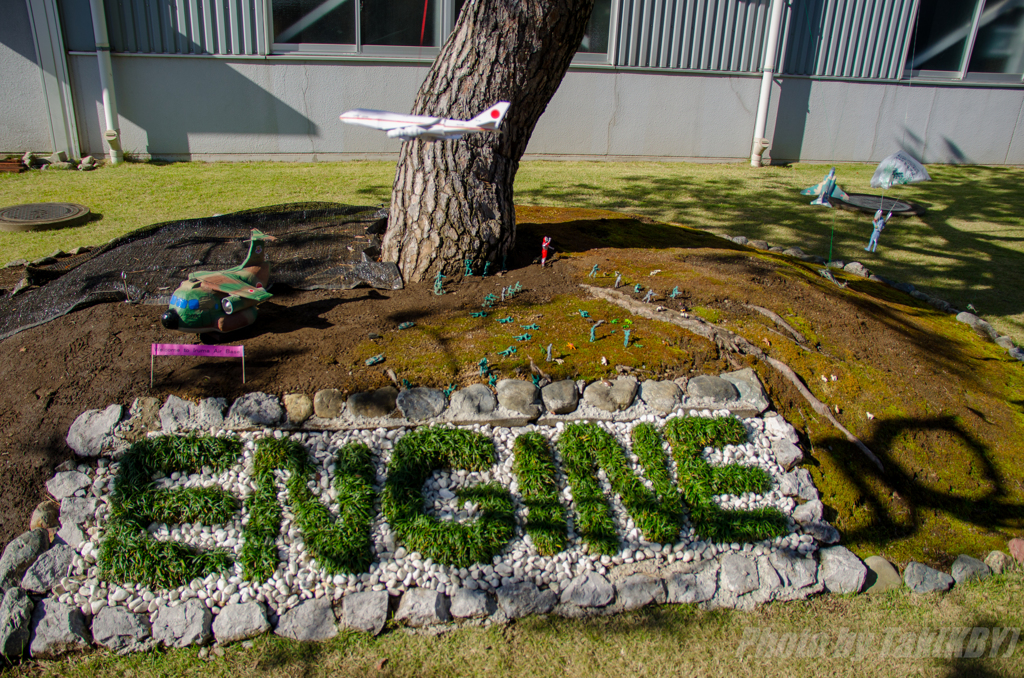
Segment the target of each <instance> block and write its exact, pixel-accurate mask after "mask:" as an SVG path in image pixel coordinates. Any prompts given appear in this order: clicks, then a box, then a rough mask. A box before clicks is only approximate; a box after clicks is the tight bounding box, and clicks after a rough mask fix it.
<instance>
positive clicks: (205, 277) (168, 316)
mask: <svg viewBox="0 0 1024 678" xmlns="http://www.w3.org/2000/svg"><path fill="white" fill-rule="evenodd" d="M265 240H275V238H274V237H273V236H269V235H265V234H264V233H262V232H260V231H258V230H257V229H255V228H254V229H253V230H252V235H251V236H250V239H249V254H247V255H246V257H245V261H243V262H242V263H241V264H239V265H238V266H235V267H233V268H228V269H225V270H223V271H196V272H194V273H190V274H189V276H188V280H186V281H185V282H183V283H181V285H179V286H178V289H176V290H175V291H174V294H173V295H172V296H171V303H170V307H169V308H168V309H167V312H166V313H164V314H163V316H161V317H160V322H161V323H162V324H163V326H164V327H166V328H167V329H169V330H180V331H182V332H196V333H203V332H233V331H235V330H240V329H242V328H243V327H248V326H249V325H251V324H253V322H255V321H256V305H257V304H259V303H261V302H263V301H266V300H267V299H269V298H270V297H272V296H273V295H272V294H270V293H269V292H267V290H266V289H265V288H266V286H267V283H268V282H269V280H270V264H269V263H267V260H266V257H265V252H264V249H265V248H264V245H263V242H264V241H265Z"/></svg>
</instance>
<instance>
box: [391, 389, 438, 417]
mask: <svg viewBox="0 0 1024 678" xmlns="http://www.w3.org/2000/svg"><path fill="white" fill-rule="evenodd" d="M395 403H396V404H397V405H398V409H399V410H401V412H402V416H403V417H405V418H406V419H408V420H410V421H422V420H423V419H432V418H434V417H436V416H438V415H439V414H441V413H442V412H444V406H445V397H444V393H443V392H442V391H440V390H438V389H436V388H427V387H425V386H417V387H416V388H407V389H405V390H404V391H402V392H401V393H399V394H398V398H396V399H395Z"/></svg>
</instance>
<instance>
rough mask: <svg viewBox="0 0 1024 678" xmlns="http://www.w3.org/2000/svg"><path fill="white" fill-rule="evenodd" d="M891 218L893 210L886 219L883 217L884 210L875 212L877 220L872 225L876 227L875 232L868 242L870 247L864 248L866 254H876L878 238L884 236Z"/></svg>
mask: <svg viewBox="0 0 1024 678" xmlns="http://www.w3.org/2000/svg"><path fill="white" fill-rule="evenodd" d="M891 217H892V211H891V210H890V211H889V213H888V214H886V215H885V216H884V217H883V216H882V210H878V211H877V212H875V218H874V219H872V221H871V225H872V226H873V227H874V230H873V231H872V232H871V240H869V241H868V246H867V247H865V248H864V251H865V252H874V251H875V250H876V249H877V248H878V236H880V235H881V234H882V230H883V229H884V228H885V224H886V223H887V222H888V221H889V219H890V218H891Z"/></svg>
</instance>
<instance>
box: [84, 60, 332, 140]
mask: <svg viewBox="0 0 1024 678" xmlns="http://www.w3.org/2000/svg"><path fill="white" fill-rule="evenodd" d="M75 61H76V63H75V65H76V67H77V70H78V71H79V74H78V79H79V82H83V84H84V87H87V88H88V91H91V92H92V93H93V94H94V95H95V96H94V97H88V98H86V97H81V96H80V97H79V99H78V101H77V102H76V105H77V107H78V108H79V111H78V115H79V120H82V121H85V122H86V127H85V128H86V129H87V130H88V138H87V139H83V142H85V145H86V146H87V147H88V148H89V149H90V150H91V151H92V152H101V151H104V150H105V144H104V142H103V138H102V133H103V129H104V125H103V123H102V118H101V116H102V110H103V108H102V104H101V103H100V102H99V96H98V95H99V94H100V89H99V76H98V72H97V71H96V62H95V60H93V59H91V58H88V57H86V58H84V59H81V58H79V59H76V60H75ZM246 68H247V66H246V65H245V63H241V64H239V63H234V64H233V63H231V62H229V61H227V60H224V59H181V58H165V59H161V58H133V57H117V56H116V55H115V57H114V74H115V86H116V88H117V97H118V113H119V114H120V116H121V118H122V119H124V120H128V121H130V122H131V123H132V124H133V125H135V126H137V127H138V128H139V129H141V130H143V131H144V132H145V135H144V138H142V139H140V138H139V137H140V135H139V134H138V132H137V131H135V132H134V134H133V130H132V129H130V126H126V125H124V124H122V130H121V132H122V137H123V147H124V150H125V151H126V152H127V153H129V154H130V153H132V152H136V153H146V154H149V155H150V156H152V157H155V158H166V159H181V158H184V157H187V156H188V155H189V154H193V153H220V152H224V153H227V152H230V148H231V140H230V135H249V136H255V137H257V141H256V143H255V144H254V147H255V149H256V152H266V153H281V152H286V153H287V152H294V153H304V152H311V151H312V149H313V144H312V137H315V136H316V135H318V134H319V132H320V129H319V127H318V126H317V124H316V123H314V122H313V121H312V120H311V119H310V118H308V117H307V116H306V115H305V114H303V113H302V112H300V111H298V110H296V109H295V108H293V107H292V106H291V105H289V104H288V103H286V102H285V101H283V100H282V99H281V98H279V97H278V96H277V95H275V94H274V93H273V92H272V91H271V89H270V88H269V87H270V86H271V85H272V84H273V81H272V80H271V78H273V76H272V75H270V73H272V71H271V70H270V69H267V68H265V67H263V65H262V64H260V65H259V66H257V67H256V68H254V69H253V72H254V73H256V74H267V77H266V79H267V82H266V83H258V82H254V81H253V80H251V79H250V78H248V77H246V75H245V74H244V73H243V72H242V70H241V69H246ZM291 85H292V83H280V86H281V87H282V88H283V89H286V90H287V89H289V88H290V87H291ZM299 96H303V95H302V94H299ZM203 135H210V137H211V138H209V139H203V138H202V137H203ZM216 136H220V137H224V136H228V138H227V139H223V138H222V139H219V140H218V139H217V138H216ZM133 137H134V138H133ZM288 137H293V139H288ZM294 137H306V138H309V139H310V141H309V143H308V144H305V143H301V142H299V143H296V140H295V139H294Z"/></svg>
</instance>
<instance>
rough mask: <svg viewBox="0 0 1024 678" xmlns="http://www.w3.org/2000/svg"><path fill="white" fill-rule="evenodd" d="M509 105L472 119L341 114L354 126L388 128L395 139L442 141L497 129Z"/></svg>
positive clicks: (504, 103)
mask: <svg viewBox="0 0 1024 678" xmlns="http://www.w3.org/2000/svg"><path fill="white" fill-rule="evenodd" d="M508 107H509V102H507V101H499V102H498V103H496V104H494V105H493V106H491V107H490V108H488V109H487V110H486V111H484V112H483V113H481V114H480V115H478V116H476V117H475V118H473V119H472V120H452V119H450V118H433V117H430V116H427V115H402V114H401V113H391V112H390V111H372V110H368V109H365V108H357V109H354V110H351V111H345V112H344V113H342V114H341V115H340V116H338V117H340V118H341V121H342V122H347V123H349V124H350V125H362V126H363V127H372V128H374V129H380V130H384V131H386V132H387V134H388V136H389V137H391V138H392V139H401V140H402V141H410V140H412V139H422V140H424V141H440V140H442V139H460V138H462V137H463V136H464V135H466V134H474V133H476V132H489V131H492V130H496V129H498V126H499V125H501V121H502V120H504V118H505V112H506V111H507V110H508Z"/></svg>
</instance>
